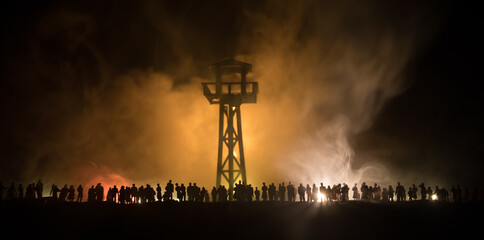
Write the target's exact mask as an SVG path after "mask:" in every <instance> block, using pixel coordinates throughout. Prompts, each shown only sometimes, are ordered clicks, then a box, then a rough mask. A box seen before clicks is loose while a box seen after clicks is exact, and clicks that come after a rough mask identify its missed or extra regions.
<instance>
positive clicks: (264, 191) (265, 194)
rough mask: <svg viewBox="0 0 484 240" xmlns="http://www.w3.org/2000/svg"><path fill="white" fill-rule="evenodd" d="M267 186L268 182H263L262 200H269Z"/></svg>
mask: <svg viewBox="0 0 484 240" xmlns="http://www.w3.org/2000/svg"><path fill="white" fill-rule="evenodd" d="M267 190H268V188H267V186H266V183H265V182H263V183H262V201H266V200H267Z"/></svg>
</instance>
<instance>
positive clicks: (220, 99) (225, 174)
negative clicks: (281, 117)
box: [202, 59, 259, 200]
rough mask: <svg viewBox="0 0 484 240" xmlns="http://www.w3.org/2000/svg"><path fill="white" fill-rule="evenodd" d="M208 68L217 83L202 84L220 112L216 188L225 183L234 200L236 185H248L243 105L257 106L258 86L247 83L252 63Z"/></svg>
mask: <svg viewBox="0 0 484 240" xmlns="http://www.w3.org/2000/svg"><path fill="white" fill-rule="evenodd" d="M209 67H210V69H211V71H212V73H213V74H214V76H215V82H203V83H202V86H203V94H204V95H205V97H207V99H208V101H209V102H210V104H218V105H219V108H220V112H219V137H218V157H217V183H216V184H217V185H216V186H217V187H218V186H220V185H222V184H221V183H222V180H225V181H226V182H227V185H228V194H229V199H230V200H232V199H233V192H234V191H233V189H234V185H235V183H236V181H237V180H238V179H239V178H241V180H242V181H243V182H244V183H247V174H246V172H245V156H244V144H243V141H242V121H241V115H240V105H241V104H243V103H256V102H257V93H258V91H259V85H258V83H257V82H248V81H247V78H246V75H247V73H249V72H252V65H251V64H249V63H245V62H241V61H237V60H235V59H226V60H223V61H221V62H217V63H214V64H212V65H210V66H209ZM237 153H238V154H237Z"/></svg>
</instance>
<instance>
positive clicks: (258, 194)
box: [254, 187, 260, 202]
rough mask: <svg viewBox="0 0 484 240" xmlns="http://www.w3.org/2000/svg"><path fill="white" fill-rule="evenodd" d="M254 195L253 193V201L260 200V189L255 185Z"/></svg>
mask: <svg viewBox="0 0 484 240" xmlns="http://www.w3.org/2000/svg"><path fill="white" fill-rule="evenodd" d="M254 195H255V201H256V202H258V201H260V191H259V189H257V187H255V191H254Z"/></svg>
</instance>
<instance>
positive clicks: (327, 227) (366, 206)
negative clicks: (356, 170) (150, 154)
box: [0, 201, 484, 239]
mask: <svg viewBox="0 0 484 240" xmlns="http://www.w3.org/2000/svg"><path fill="white" fill-rule="evenodd" d="M0 210H1V218H2V220H3V221H2V222H3V223H2V224H1V228H0V229H1V232H2V234H6V233H8V232H12V233H13V234H14V235H16V234H20V236H23V237H25V236H28V235H30V234H32V235H33V236H37V237H40V239H45V238H67V239H87V238H96V239H98V238H104V239H113V238H121V239H127V238H132V239H140V237H141V238H146V237H153V238H155V239H166V238H180V239H187V238H195V239H206V238H207V237H208V238H210V239H220V238H229V237H230V238H235V239H243V238H246V239H247V238H255V239H262V238H264V239H347V238H354V237H356V238H357V239H384V238H385V239H388V238H397V239H400V238H405V239H441V238H442V239H448V238H450V237H457V239H463V238H470V237H472V238H477V239H479V237H478V236H480V235H475V234H477V233H480V232H481V231H482V230H481V228H482V226H483V225H482V223H483V221H482V214H483V213H484V211H483V204H482V203H462V204H455V203H447V202H434V201H432V202H428V201H427V202H422V201H416V202H404V203H381V202H378V203H376V202H359V201H358V202H356V201H351V202H346V203H333V204H331V205H328V204H324V205H320V204H319V203H299V202H296V203H280V202H257V203H189V202H184V203H177V202H168V203H151V204H144V205H124V206H121V205H115V204H108V203H80V204H78V203H67V202H66V203H60V202H55V203H46V204H45V205H42V204H40V203H38V202H36V203H32V202H30V203H28V202H5V201H4V202H1V203H0Z"/></svg>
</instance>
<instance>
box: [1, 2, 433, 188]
mask: <svg viewBox="0 0 484 240" xmlns="http://www.w3.org/2000/svg"><path fill="white" fill-rule="evenodd" d="M195 4H203V3H195ZM238 4H239V5H237V6H236V7H233V6H232V7H233V8H230V9H228V10H227V9H218V10H217V11H215V12H223V11H229V13H230V14H227V13H225V14H227V15H236V16H237V17H236V18H235V20H233V19H232V22H233V23H234V24H235V25H236V26H235V27H234V28H236V29H238V30H239V31H236V32H235V33H234V31H232V30H230V29H229V28H231V27H232V26H230V25H229V26H225V25H223V23H221V22H220V21H218V19H215V20H213V19H208V20H207V19H205V20H203V19H202V20H203V21H205V22H203V21H202V23H207V24H214V23H216V24H221V25H223V26H221V27H220V28H217V30H216V31H215V30H213V29H207V30H205V31H204V30H203V26H204V25H203V24H202V23H200V22H195V21H188V20H186V19H188V18H189V16H190V14H191V13H192V12H193V11H197V8H196V7H194V6H191V5H189V4H188V5H187V6H186V7H184V8H183V10H179V9H178V10H179V12H177V13H180V14H179V15H176V16H175V15H174V14H172V15H170V13H169V11H167V10H165V11H164V12H161V13H159V12H158V13H155V12H154V10H153V9H158V8H156V7H153V6H152V5H156V4H155V3H146V4H141V5H142V7H139V8H134V9H133V11H138V13H139V14H140V15H141V14H146V15H147V17H146V18H147V19H148V20H146V19H145V20H146V21H148V22H150V23H152V24H153V26H154V27H153V29H154V31H155V32H157V34H154V35H155V36H161V37H159V38H155V39H156V41H157V42H158V41H163V42H164V44H165V48H164V49H165V50H166V49H169V50H170V51H164V52H162V53H159V52H157V47H158V46H157V45H155V46H153V55H154V56H155V57H153V56H146V58H147V59H153V60H147V61H148V63H147V64H145V66H142V67H139V66H135V67H132V66H130V65H129V64H128V63H126V64H125V65H126V66H128V67H127V68H126V69H123V71H119V72H117V71H116V70H117V69H115V68H114V67H112V66H113V65H115V63H113V62H110V61H112V60H110V59H112V58H110V57H107V56H105V52H106V51H107V50H105V49H109V42H108V43H104V42H102V41H101V42H102V44H100V43H99V41H93V40H92V36H93V35H95V34H96V31H99V30H96V29H99V26H98V25H103V24H104V25H109V24H111V25H116V24H121V23H116V22H111V23H109V24H108V23H105V22H102V23H100V22H96V18H95V17H93V16H90V15H89V14H81V13H77V12H76V11H73V12H72V11H70V10H66V9H61V10H59V9H54V10H52V11H53V12H54V13H52V12H49V11H47V13H45V15H41V16H40V19H41V21H39V23H38V24H36V25H35V27H34V29H35V31H37V32H36V33H35V34H38V35H39V39H40V42H39V41H35V42H32V43H30V45H29V48H28V49H29V50H30V52H29V53H28V56H29V60H28V61H27V62H26V63H25V64H27V65H29V66H34V69H33V70H32V72H33V73H19V74H18V76H19V79H27V80H26V81H25V82H23V83H21V84H23V85H24V86H26V87H25V88H23V91H24V92H23V94H25V95H29V94H31V93H32V94H33V97H32V98H31V99H34V100H32V101H31V102H28V103H25V104H24V105H25V106H28V107H27V108H26V110H25V109H24V110H16V111H18V112H20V113H21V114H19V115H21V116H22V119H21V121H19V122H16V123H17V124H18V126H25V127H24V128H21V129H15V130H12V132H11V135H12V136H16V137H17V138H18V139H13V144H12V146H15V147H16V149H17V150H16V151H21V152H22V153H21V154H19V153H16V154H12V155H15V156H16V157H18V158H19V163H18V164H17V165H15V164H14V165H13V166H9V168H10V169H12V170H15V171H17V172H21V173H19V174H13V175H11V176H9V177H10V178H11V179H14V180H17V181H27V182H28V181H33V180H34V179H37V178H42V179H44V180H45V182H47V183H58V184H63V183H68V184H77V183H84V184H89V185H91V184H95V183H96V182H98V181H103V182H105V183H106V184H115V183H118V184H127V183H131V182H136V183H147V182H148V183H157V182H165V181H167V180H168V179H173V180H174V181H176V182H184V183H188V182H197V183H199V184H201V185H205V186H212V185H213V184H214V182H215V170H216V157H217V156H216V153H217V152H216V149H217V140H218V139H217V134H218V132H217V131H218V126H217V124H218V119H217V117H218V113H217V111H218V108H217V107H216V106H213V105H209V104H208V101H206V99H205V98H204V96H203V94H202V90H201V85H200V82H202V81H211V80H212V79H211V78H210V75H209V74H207V72H208V68H206V66H208V65H209V64H211V63H213V62H214V61H216V60H220V59H221V58H223V57H226V56H229V57H230V56H233V55H236V57H237V58H238V59H239V60H242V61H247V62H249V63H251V64H253V70H254V72H253V74H251V76H250V78H253V80H255V81H258V82H259V83H260V94H259V102H258V103H257V104H255V105H252V104H251V105H243V106H242V121H243V135H244V145H245V146H244V147H245V151H246V164H247V171H248V173H247V174H248V180H249V182H252V183H254V184H257V185H259V183H260V182H262V181H265V182H280V181H293V182H296V183H299V182H302V183H313V182H314V183H319V182H324V183H325V184H334V183H338V182H346V183H348V184H350V183H351V184H352V183H354V182H361V181H369V182H373V181H378V182H381V183H385V181H388V177H389V175H390V173H391V170H390V169H387V168H386V167H385V159H378V158H373V157H372V156H368V155H365V156H366V157H365V158H364V159H358V156H357V155H356V154H355V152H354V151H353V149H352V146H351V139H352V137H353V136H354V135H356V134H358V133H361V132H362V131H364V130H366V129H368V128H369V127H371V126H372V123H373V120H374V118H375V117H376V116H377V115H378V113H379V112H380V110H381V109H382V108H383V107H384V106H385V103H386V102H387V101H388V100H389V99H391V98H393V97H395V96H396V95H398V94H399V93H400V92H401V91H403V90H404V86H405V83H406V82H405V76H404V75H402V73H403V70H404V68H405V67H406V64H407V63H408V61H409V60H411V58H412V56H413V54H414V53H415V51H416V49H418V48H419V47H420V46H421V45H422V44H423V43H425V41H426V40H427V39H428V38H429V36H431V35H432V34H431V33H432V32H433V31H432V30H431V29H430V27H429V26H433V25H432V24H428V25H423V22H424V20H425V19H424V16H425V14H424V13H423V12H419V11H417V10H415V9H420V8H419V7H415V6H405V5H403V4H402V6H395V7H389V6H386V7H382V6H381V4H369V3H362V2H359V1H356V2H351V3H326V2H321V1H314V2H313V1H309V2H306V1H301V2H300V1H298V2H281V1H273V2H272V1H269V2H264V3H261V2H257V3H251V4H248V3H247V4H246V3H238ZM145 5H147V6H145ZM164 7H165V6H162V7H161V9H164ZM206 10H207V9H206ZM407 10H408V11H407ZM410 10H411V11H410ZM207 11H209V10H207ZM58 12H61V13H62V14H58ZM212 14H215V13H212ZM199 15H204V14H199ZM208 15H210V14H208ZM223 16H225V15H223ZM113 18H114V17H113ZM115 19H116V18H115ZM131 20H132V21H133V22H129V23H132V24H133V25H134V26H138V25H136V21H135V20H136V19H135V20H133V19H131ZM107 21H110V19H109V16H108V19H107ZM111 21H114V20H111ZM122 23H124V22H122ZM197 24H199V25H197ZM111 25H109V26H111ZM417 27H418V28H417ZM126 29H127V30H131V31H134V33H133V34H135V33H136V31H137V30H136V28H135V27H130V26H129V25H128V26H126ZM127 34H129V33H127ZM224 34H227V35H230V37H227V36H224ZM207 35H210V36H211V37H207ZM194 36H195V37H194ZM122 38H123V36H119V39H118V38H112V39H108V40H110V41H115V40H116V41H117V40H119V41H122ZM52 39H56V40H57V41H59V42H60V43H61V44H60V46H51V45H53V44H55V43H49V41H52ZM59 39H61V40H59ZM140 39H141V40H140V43H139V44H138V43H137V42H129V44H128V45H129V46H126V49H129V50H126V49H124V51H125V52H126V54H124V55H121V56H123V58H122V59H123V61H125V62H129V57H130V56H131V55H130V54H134V55H135V56H136V54H135V53H133V51H135V50H132V49H136V48H138V47H139V48H142V47H141V46H137V45H140V44H142V43H143V41H144V42H150V41H146V39H144V38H142V37H140ZM160 39H162V40H160ZM217 39H219V40H217ZM227 39H229V40H230V39H237V42H235V43H233V44H232V45H230V44H227V43H226V40H227ZM37 40H38V39H37ZM42 40H44V41H45V42H42ZM213 40H215V42H214V41H213ZM216 41H220V42H216ZM94 42H96V43H94ZM103 44H104V45H103ZM157 44H158V43H157ZM116 46H119V44H117V45H116ZM51 48H53V49H54V50H52V49H51ZM150 48H151V47H150ZM204 48H207V49H204ZM59 49H61V50H59ZM190 49H197V51H199V52H197V53H194V52H190ZM200 49H203V50H200ZM224 49H225V50H224ZM227 49H228V50H227ZM122 50H123V49H120V50H119V51H121V52H122ZM51 51H54V54H53V53H52V52H51ZM59 51H60V53H59ZM200 51H201V52H200ZM211 52H213V53H214V54H213V55H210V53H211ZM159 54H162V55H163V57H159ZM197 54H198V55H197ZM111 55H112V53H111ZM207 55H209V56H208V57H207ZM52 56H54V58H53V57H52ZM170 56H171V57H170ZM55 57H57V58H59V59H57V58H55ZM114 59H116V61H117V62H120V61H122V60H119V59H118V58H114ZM159 61H160V62H163V64H160V65H157V62H159ZM117 64H118V65H122V66H124V65H123V64H119V63H117ZM17 87H18V89H20V87H19V86H17ZM15 89H17V88H15ZM39 92H40V93H39ZM9 121H10V120H9ZM13 121H14V120H12V122H13ZM6 156H7V155H6ZM355 162H358V164H355ZM20 169H22V171H20Z"/></svg>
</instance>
